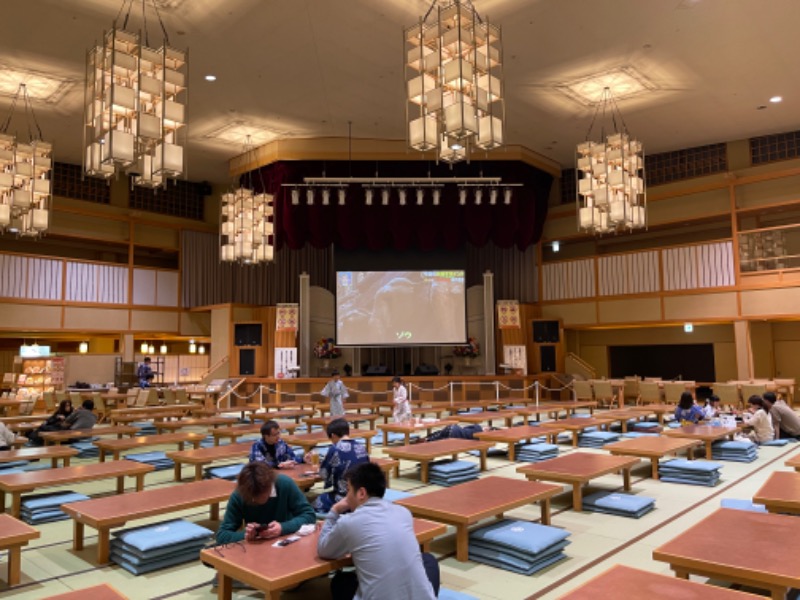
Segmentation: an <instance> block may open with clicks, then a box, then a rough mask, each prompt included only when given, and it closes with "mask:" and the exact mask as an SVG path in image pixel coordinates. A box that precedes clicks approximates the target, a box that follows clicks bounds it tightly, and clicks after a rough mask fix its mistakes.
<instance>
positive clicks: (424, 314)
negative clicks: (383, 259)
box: [336, 270, 467, 346]
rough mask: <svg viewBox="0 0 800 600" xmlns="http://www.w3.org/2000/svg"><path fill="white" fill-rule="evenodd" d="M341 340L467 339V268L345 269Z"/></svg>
mask: <svg viewBox="0 0 800 600" xmlns="http://www.w3.org/2000/svg"><path fill="white" fill-rule="evenodd" d="M336 304H337V306H336V343H337V344H340V345H354V346H383V345H390V346H402V345H420V344H459V343H464V341H465V340H466V339H467V330H466V308H465V306H466V303H465V294H464V271H463V270H428V271H339V272H337V273H336Z"/></svg>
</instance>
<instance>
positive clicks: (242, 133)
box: [205, 121, 290, 146]
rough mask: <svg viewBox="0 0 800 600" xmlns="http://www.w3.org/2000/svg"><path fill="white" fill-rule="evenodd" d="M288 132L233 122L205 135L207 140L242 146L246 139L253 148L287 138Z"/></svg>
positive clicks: (242, 122)
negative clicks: (248, 139)
mask: <svg viewBox="0 0 800 600" xmlns="http://www.w3.org/2000/svg"><path fill="white" fill-rule="evenodd" d="M288 135H290V133H289V132H288V131H277V130H273V129H267V128H265V127H261V126H258V125H256V124H253V123H245V122H244V121H234V122H231V123H228V124H227V125H224V126H223V127H221V128H219V129H217V130H216V131H212V132H210V133H208V134H206V135H205V137H206V138H207V139H215V140H219V141H223V142H229V143H232V144H239V145H241V144H243V143H244V142H245V140H247V138H248V137H249V138H250V143H251V144H252V145H253V146H262V145H264V144H266V143H267V142H271V141H272V140H274V139H277V138H281V137H287V136H288Z"/></svg>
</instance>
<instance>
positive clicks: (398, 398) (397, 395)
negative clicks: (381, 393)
mask: <svg viewBox="0 0 800 600" xmlns="http://www.w3.org/2000/svg"><path fill="white" fill-rule="evenodd" d="M392 387H393V388H394V390H393V392H394V409H393V410H392V416H394V422H395V423H405V422H407V421H409V420H410V419H411V405H410V404H409V402H408V391H407V390H406V386H404V385H403V380H402V379H400V377H395V378H394V379H392Z"/></svg>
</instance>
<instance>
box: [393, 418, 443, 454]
mask: <svg viewBox="0 0 800 600" xmlns="http://www.w3.org/2000/svg"><path fill="white" fill-rule="evenodd" d="M456 423H457V421H455V420H453V419H444V420H440V419H437V420H436V421H428V422H425V421H420V422H419V423H417V422H416V421H408V422H407V423H379V424H378V429H380V430H381V431H383V445H384V447H385V446H388V445H389V434H390V433H402V434H403V435H404V436H405V441H404V444H405V445H406V446H407V445H408V444H410V443H411V435H412V434H414V433H420V432H422V431H424V432H425V435H430V434H431V431H433V430H434V429H439V428H442V427H445V426H446V425H455V424H456Z"/></svg>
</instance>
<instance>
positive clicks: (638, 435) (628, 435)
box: [619, 431, 658, 438]
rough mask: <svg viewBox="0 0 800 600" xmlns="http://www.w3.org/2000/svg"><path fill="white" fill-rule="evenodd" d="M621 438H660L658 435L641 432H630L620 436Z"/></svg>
mask: <svg viewBox="0 0 800 600" xmlns="http://www.w3.org/2000/svg"><path fill="white" fill-rule="evenodd" d="M619 437H620V438H641V437H658V434H657V433H645V432H641V431H629V432H627V433H623V434H622V435H620V436H619Z"/></svg>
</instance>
